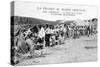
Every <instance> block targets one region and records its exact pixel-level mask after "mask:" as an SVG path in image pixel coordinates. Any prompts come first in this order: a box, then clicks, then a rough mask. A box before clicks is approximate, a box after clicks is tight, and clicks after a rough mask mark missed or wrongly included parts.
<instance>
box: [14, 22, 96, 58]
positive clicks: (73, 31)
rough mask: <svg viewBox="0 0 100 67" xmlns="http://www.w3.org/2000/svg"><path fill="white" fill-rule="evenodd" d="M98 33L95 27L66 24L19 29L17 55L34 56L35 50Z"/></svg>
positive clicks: (15, 44)
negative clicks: (28, 54)
mask: <svg viewBox="0 0 100 67" xmlns="http://www.w3.org/2000/svg"><path fill="white" fill-rule="evenodd" d="M94 33H96V29H95V28H93V26H71V25H66V24H60V25H58V24H57V25H52V24H38V25H34V26H33V27H30V28H28V29H27V30H21V29H19V30H18V31H17V32H16V33H15V35H14V49H15V55H17V56H18V54H19V55H24V54H26V53H30V55H33V54H34V50H40V49H43V48H45V47H53V46H55V45H62V44H64V41H65V40H66V39H67V38H68V39H70V38H72V39H76V38H79V37H80V36H88V37H89V36H90V35H92V34H94ZM17 59H18V58H17Z"/></svg>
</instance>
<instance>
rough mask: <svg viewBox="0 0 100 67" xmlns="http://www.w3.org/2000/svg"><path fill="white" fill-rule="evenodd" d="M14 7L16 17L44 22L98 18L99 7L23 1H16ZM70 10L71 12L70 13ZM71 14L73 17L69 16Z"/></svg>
mask: <svg viewBox="0 0 100 67" xmlns="http://www.w3.org/2000/svg"><path fill="white" fill-rule="evenodd" d="M14 5H15V6H14V16H24V17H33V18H39V19H44V20H50V21H56V20H76V19H83V20H84V19H92V18H97V7H95V6H83V5H67V4H66V5H65V4H64V5H63V4H49V3H34V2H23V1H15V3H14ZM45 8H46V9H45ZM57 8H58V9H60V11H56V10H55V9H57ZM53 9H54V10H53ZM61 9H67V10H65V11H62V10H61ZM70 9H71V11H68V10H70ZM74 9H78V11H72V10H74ZM43 11H47V12H50V11H55V12H58V13H60V14H63V12H64V13H66V14H67V15H66V16H64V15H54V14H53V15H51V13H43ZM70 13H71V15H72V16H71V15H69V14H70ZM76 13H78V14H76ZM80 13H81V14H80ZM73 14H74V16H73Z"/></svg>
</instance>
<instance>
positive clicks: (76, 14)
mask: <svg viewBox="0 0 100 67" xmlns="http://www.w3.org/2000/svg"><path fill="white" fill-rule="evenodd" d="M10 19H11V49H10V51H11V55H10V56H11V65H15V66H25V65H41V64H59V63H75V62H91V61H97V58H98V57H97V52H98V51H97V50H98V45H97V41H98V38H97V37H98V18H97V7H95V6H86V5H67V4H54V3H38V2H24V1H13V2H11V17H10Z"/></svg>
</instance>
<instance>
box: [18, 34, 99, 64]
mask: <svg viewBox="0 0 100 67" xmlns="http://www.w3.org/2000/svg"><path fill="white" fill-rule="evenodd" d="M37 52H38V51H37ZM40 52H42V55H41V56H40V57H35V58H30V59H24V60H22V61H21V62H20V63H18V64H17V65H32V64H34V65H35V64H51V63H53V64H54V63H70V62H71V63H72V62H84V61H96V60H97V35H92V36H90V37H86V36H84V37H80V38H79V39H66V41H65V44H62V45H56V46H54V47H49V48H45V49H43V50H41V51H40Z"/></svg>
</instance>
